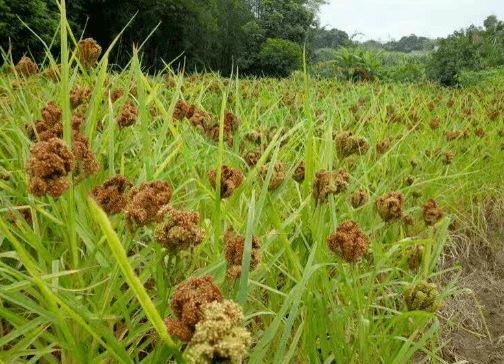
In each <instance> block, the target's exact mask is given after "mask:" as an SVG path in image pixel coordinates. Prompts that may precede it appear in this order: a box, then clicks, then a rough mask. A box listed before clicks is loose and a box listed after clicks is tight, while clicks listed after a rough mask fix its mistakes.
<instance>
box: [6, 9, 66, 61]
mask: <svg viewBox="0 0 504 364" xmlns="http://www.w3.org/2000/svg"><path fill="white" fill-rule="evenodd" d="M56 10H57V9H55V3H54V2H53V1H48V0H26V1H19V0H1V1H0V47H2V48H3V49H4V51H7V50H8V49H9V46H10V45H12V58H13V61H14V62H17V61H18V60H19V58H21V56H22V55H24V54H31V55H32V56H33V57H35V58H40V57H41V56H43V55H44V52H45V49H44V47H43V44H42V43H41V42H40V40H39V39H37V38H36V37H35V35H34V34H33V33H32V32H31V31H30V30H29V29H28V28H27V27H26V26H25V25H24V24H23V23H22V22H25V23H26V24H27V25H28V26H29V27H30V29H31V30H32V31H33V32H35V33H36V34H37V35H38V36H39V37H40V38H42V40H43V41H44V42H45V43H46V44H47V45H49V44H51V39H52V38H53V36H54V34H55V32H56V29H57V27H58V23H59V14H58V12H57V11H56Z"/></svg>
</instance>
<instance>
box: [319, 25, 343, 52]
mask: <svg viewBox="0 0 504 364" xmlns="http://www.w3.org/2000/svg"><path fill="white" fill-rule="evenodd" d="M350 43H351V41H350V38H349V36H348V34H347V33H346V32H344V31H342V30H338V29H334V28H333V29H331V30H326V29H324V28H318V27H316V28H314V29H312V30H311V31H310V35H309V45H310V46H311V47H312V48H313V49H320V48H333V49H337V48H339V47H345V46H348V45H350Z"/></svg>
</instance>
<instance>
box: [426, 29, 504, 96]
mask: <svg viewBox="0 0 504 364" xmlns="http://www.w3.org/2000/svg"><path fill="white" fill-rule="evenodd" d="M499 54H500V56H499ZM503 61H504V57H502V47H501V46H500V45H499V44H498V43H496V42H494V41H493V40H492V39H491V38H485V35H484V33H483V31H482V30H481V29H478V28H476V27H474V26H471V27H469V28H467V29H465V30H460V31H456V32H454V33H453V34H451V35H450V36H448V37H447V38H446V39H443V40H441V42H440V45H439V49H438V50H437V51H436V52H434V53H433V55H432V58H431V61H430V62H429V64H428V66H427V69H426V72H427V76H428V77H429V78H430V79H431V80H436V81H438V82H439V83H440V84H442V85H444V86H455V85H456V84H457V75H459V74H460V73H461V72H462V71H472V72H477V71H481V70H484V69H485V68H488V67H490V66H497V65H499V63H500V64H502V62H503Z"/></svg>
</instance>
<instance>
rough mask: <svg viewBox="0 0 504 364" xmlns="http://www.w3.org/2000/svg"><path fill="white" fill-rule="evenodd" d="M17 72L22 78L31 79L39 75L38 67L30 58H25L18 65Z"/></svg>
mask: <svg viewBox="0 0 504 364" xmlns="http://www.w3.org/2000/svg"><path fill="white" fill-rule="evenodd" d="M16 72H17V73H19V74H20V75H22V76H25V77H29V76H32V75H36V74H37V72H38V66H37V64H36V63H35V62H33V61H32V59H31V58H30V57H27V56H23V57H21V59H20V60H19V62H18V63H17V65H16Z"/></svg>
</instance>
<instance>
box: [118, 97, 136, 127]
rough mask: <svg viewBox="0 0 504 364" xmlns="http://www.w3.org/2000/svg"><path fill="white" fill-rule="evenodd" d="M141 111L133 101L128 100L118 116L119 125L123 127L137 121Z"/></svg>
mask: <svg viewBox="0 0 504 364" xmlns="http://www.w3.org/2000/svg"><path fill="white" fill-rule="evenodd" d="M139 114H140V111H139V110H138V107H136V106H135V105H134V104H133V102H131V101H128V102H127V103H125V104H124V105H123V107H122V111H121V113H120V114H119V115H118V116H117V125H119V128H120V129H122V128H124V127H127V126H131V125H133V124H135V123H136V121H137V119H138V115H139Z"/></svg>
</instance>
